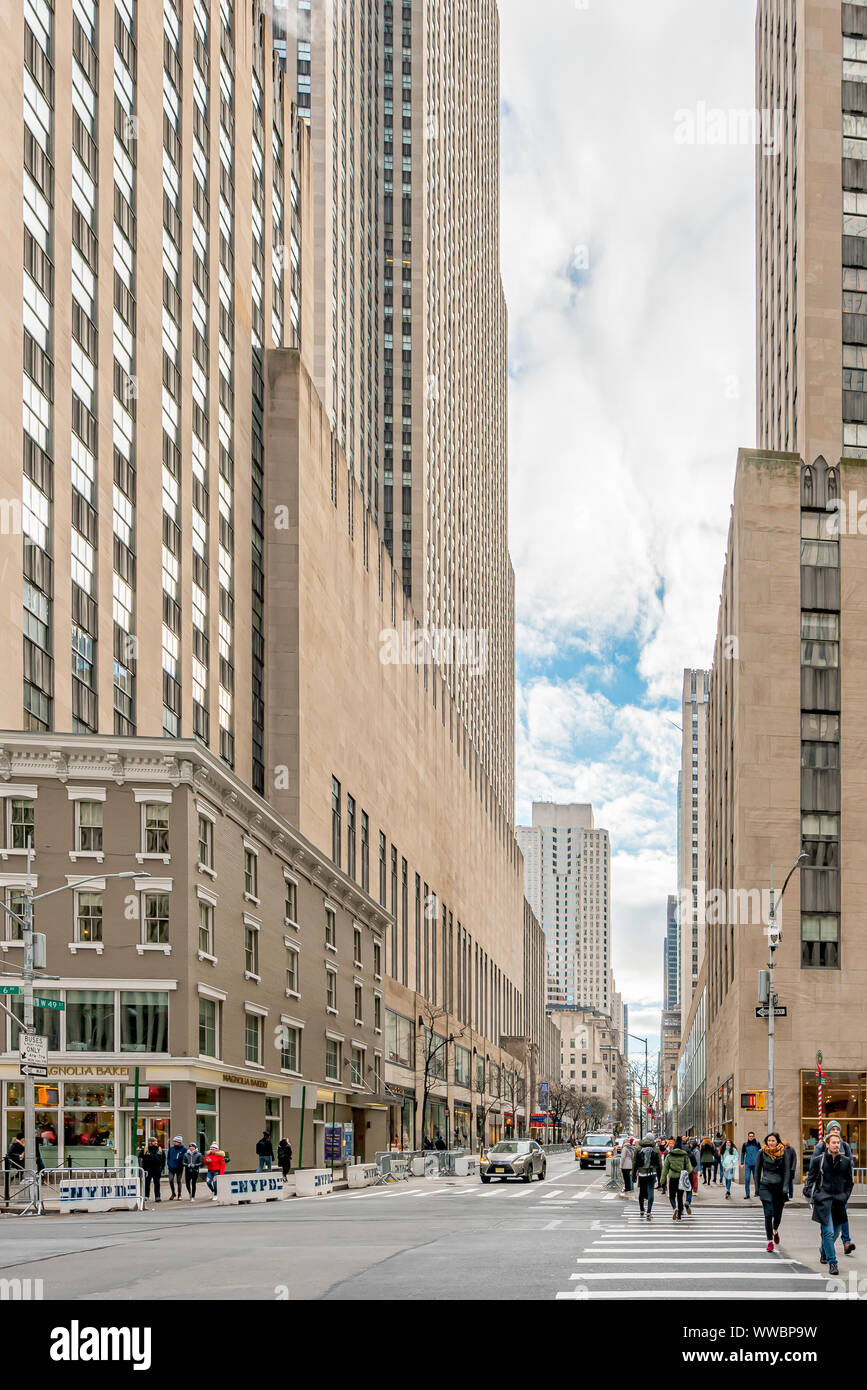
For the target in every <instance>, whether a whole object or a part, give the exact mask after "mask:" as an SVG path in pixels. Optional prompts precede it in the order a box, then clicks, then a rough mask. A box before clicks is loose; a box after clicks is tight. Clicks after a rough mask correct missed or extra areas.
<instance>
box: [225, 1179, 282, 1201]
mask: <svg viewBox="0 0 867 1390" xmlns="http://www.w3.org/2000/svg"><path fill="white" fill-rule="evenodd" d="M287 1195H288V1194H287V1193H286V1191H285V1189H284V1187H283V1174H282V1173H279V1172H278V1173H220V1175H219V1176H218V1178H217V1206H219V1207H237V1206H240V1204H241V1203H242V1202H281V1201H282V1200H283V1198H284V1197H285V1196H287Z"/></svg>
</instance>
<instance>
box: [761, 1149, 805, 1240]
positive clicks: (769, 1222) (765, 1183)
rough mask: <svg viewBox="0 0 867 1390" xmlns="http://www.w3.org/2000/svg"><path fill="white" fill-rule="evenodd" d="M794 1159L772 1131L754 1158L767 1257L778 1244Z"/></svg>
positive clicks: (792, 1152)
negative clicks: (762, 1211)
mask: <svg viewBox="0 0 867 1390" xmlns="http://www.w3.org/2000/svg"><path fill="white" fill-rule="evenodd" d="M794 1157H795V1151H794V1149H793V1148H792V1147H791V1145H789V1144H784V1143H783V1141H782V1139H781V1138H780V1136H779V1134H776V1133H775V1132H773V1131H772V1132H771V1133H770V1134H769V1135H768V1136H767V1138H766V1139H765V1142H764V1144H762V1146H761V1148H760V1149H759V1156H758V1158H757V1159H756V1174H755V1176H756V1195H757V1196H758V1197H759V1199H760V1201H761V1204H762V1207H763V1208H764V1212H765V1234H766V1235H767V1237H768V1254H769V1255H772V1254H773V1253H774V1246H775V1245H779V1243H780V1222H781V1221H782V1219H783V1207H784V1206H785V1205H786V1202H787V1201H788V1200H789V1177H790V1174H791V1165H792V1163H793V1161H794Z"/></svg>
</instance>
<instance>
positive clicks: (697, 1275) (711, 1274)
mask: <svg viewBox="0 0 867 1390" xmlns="http://www.w3.org/2000/svg"><path fill="white" fill-rule="evenodd" d="M683 1277H684V1278H685V1279H814V1280H815V1279H821V1280H822V1281H823V1282H827V1275H825V1274H797V1273H795V1272H794V1271H791V1270H784V1271H782V1272H780V1273H778V1272H777V1271H776V1270H774V1269H767V1270H765V1271H764V1272H763V1273H762V1274H752V1273H750V1272H749V1271H746V1272H740V1271H738V1272H735V1271H732V1273H731V1274H720V1273H719V1272H718V1271H717V1270H714V1269H710V1270H708V1271H707V1273H706V1274H703V1273H701V1272H700V1271H699V1270H692V1269H691V1270H690V1272H689V1274H685V1275H684V1276H683ZM569 1278H570V1279H627V1280H628V1279H629V1278H630V1276H629V1275H628V1274H622V1273H619V1272H617V1271H615V1272H612V1273H611V1274H602V1273H600V1272H599V1271H597V1270H589V1271H587V1272H586V1273H585V1272H584V1271H583V1270H582V1271H581V1273H580V1274H570V1275H569ZM676 1278H677V1272H676V1271H674V1270H670V1269H665V1270H658V1271H657V1270H646V1271H644V1272H643V1273H642V1274H636V1275H635V1279H669V1280H671V1279H676Z"/></svg>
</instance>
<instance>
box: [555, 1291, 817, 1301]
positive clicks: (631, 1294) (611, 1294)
mask: <svg viewBox="0 0 867 1390" xmlns="http://www.w3.org/2000/svg"><path fill="white" fill-rule="evenodd" d="M680 1293H682V1294H683V1297H684V1299H686V1300H688V1301H690V1302H691V1301H692V1300H693V1299H700V1298H707V1299H710V1298H712V1299H714V1301H717V1300H722V1299H735V1298H737V1299H740V1300H743V1298H744V1297H745V1296H746V1297H747V1298H749V1299H750V1300H753V1299H758V1298H761V1299H768V1300H770V1299H773V1300H774V1301H775V1302H782V1301H784V1300H786V1299H797V1300H798V1302H799V1303H800V1302H803V1301H804V1300H805V1299H809V1298H825V1299H826V1298H827V1297H828V1295H827V1293H826V1292H825V1290H824V1289H822V1290H817V1291H815V1292H814V1291H812V1290H810V1289H801V1290H792V1291H789V1290H786V1289H780V1290H771V1289H750V1290H749V1291H748V1292H747V1293H746V1295H745V1293H744V1291H743V1290H741V1289H643V1290H642V1291H641V1295H640V1297H641V1299H642V1301H643V1300H644V1299H646V1298H669V1299H670V1298H677V1296H678V1294H680ZM554 1297H555V1299H558V1300H563V1299H566V1300H571V1301H573V1302H576V1303H583V1302H585V1301H587V1302H592V1301H594V1300H595V1299H604V1300H605V1302H606V1303H608V1302H610V1301H611V1300H612V1299H615V1298H619V1299H624V1300H625V1299H627V1298H628V1299H629V1300H630V1301H631V1302H634V1301H635V1298H636V1292H635V1290H634V1289H605V1290H604V1291H603V1290H599V1291H594V1290H593V1289H587V1290H585V1291H582V1292H580V1293H576V1292H574V1291H573V1290H571V1289H570V1290H568V1291H567V1292H566V1293H556V1294H555V1295H554Z"/></svg>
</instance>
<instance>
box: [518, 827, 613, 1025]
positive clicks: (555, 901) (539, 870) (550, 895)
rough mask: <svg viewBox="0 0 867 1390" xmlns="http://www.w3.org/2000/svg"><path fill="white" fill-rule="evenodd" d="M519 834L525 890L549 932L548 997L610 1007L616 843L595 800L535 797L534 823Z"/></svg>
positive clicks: (566, 1004) (563, 1004) (563, 1003)
mask: <svg viewBox="0 0 867 1390" xmlns="http://www.w3.org/2000/svg"><path fill="white" fill-rule="evenodd" d="M515 834H516V836H517V840H518V844H519V845H520V847H521V850H522V852H523V855H524V894H525V897H526V899H527V901H528V902H529V904H530V906H531V908H532V909H533V912H534V914H535V916H536V917H537V919H538V921H539V922H540V923H541V925H542V929H543V931H544V933H545V941H546V947H547V952H548V1002H549V1004H551V1005H552V1006H553V1005H556V1006H557V1007H559V1008H574V1007H587V1008H593V1009H598V1010H600V1012H602V1013H604V1014H609V1013H610V1012H611V1009H612V994H613V987H614V986H613V980H612V972H611V907H610V891H611V847H610V844H609V840H608V831H607V830H600V829H597V828H596V827H595V826H594V823H593V807H592V806H589V805H586V804H570V805H566V804H564V805H559V804H557V803H555V802H551V801H534V803H533V824H532V825H531V826H519V827H518V828H517V829H516V831H515Z"/></svg>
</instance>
